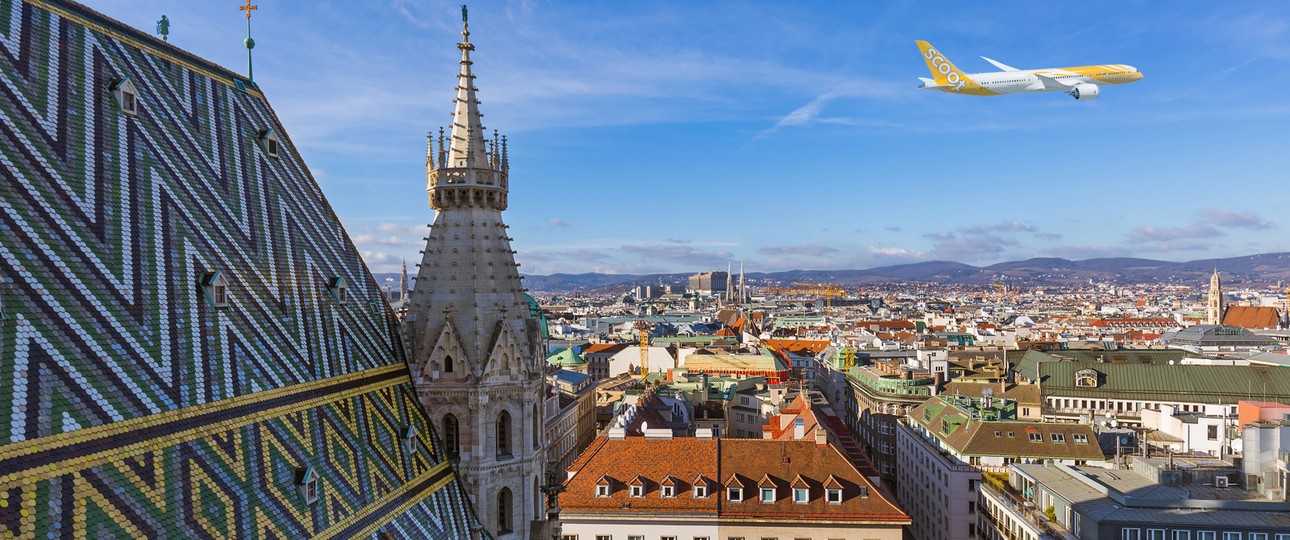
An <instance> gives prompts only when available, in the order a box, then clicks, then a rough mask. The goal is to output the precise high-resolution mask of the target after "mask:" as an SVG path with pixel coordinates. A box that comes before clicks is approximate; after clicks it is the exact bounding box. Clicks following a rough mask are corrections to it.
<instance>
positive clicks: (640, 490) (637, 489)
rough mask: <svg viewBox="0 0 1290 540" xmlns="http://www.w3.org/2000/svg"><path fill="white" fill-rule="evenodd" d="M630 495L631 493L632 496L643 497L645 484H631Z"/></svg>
mask: <svg viewBox="0 0 1290 540" xmlns="http://www.w3.org/2000/svg"><path fill="white" fill-rule="evenodd" d="M630 495H631V496H632V497H644V496H645V486H642V485H635V486H632V487H631V494H630Z"/></svg>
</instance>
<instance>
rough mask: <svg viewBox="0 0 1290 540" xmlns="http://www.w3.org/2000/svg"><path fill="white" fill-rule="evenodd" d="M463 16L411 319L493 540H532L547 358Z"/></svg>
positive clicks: (425, 380)
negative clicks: (507, 217)
mask: <svg viewBox="0 0 1290 540" xmlns="http://www.w3.org/2000/svg"><path fill="white" fill-rule="evenodd" d="M465 15H466V13H465V10H464V9H463V11H462V32H461V43H459V44H458V45H457V48H458V49H460V50H461V72H460V73H459V75H458V76H457V89H456V90H457V97H456V100H455V108H454V111H453V120H452V128H451V130H450V133H449V135H448V137H447V140H446V142H445V136H444V132H443V129H442V128H441V129H440V131H439V137H438V144H437V145H436V144H435V141H434V140H433V138H431V140H430V141H429V147H428V150H427V155H426V177H427V178H426V180H427V185H426V187H427V190H428V191H429V194H430V207H431V208H433V209H434V210H435V212H436V214H435V218H434V223H433V224H431V227H430V234H429V236H428V237H427V238H426V247H425V251H424V252H423V253H424V255H423V258H422V260H421V266H420V268H419V269H418V270H417V278H416V283H415V285H414V287H413V290H412V296H411V299H410V300H409V302H408V304H407V309H408V311H407V315H406V316H405V318H404V324H405V325H406V327H405V330H407V334H406V335H407V336H408V339H409V341H410V344H411V353H412V355H411V358H412V366H413V375H414V376H415V377H416V378H417V394H418V396H419V397H420V399H421V402H422V403H423V404H425V406H426V408H427V409H428V410H430V411H434V413H435V415H436V417H435V418H434V419H433V420H434V422H435V424H436V425H437V426H438V428H439V433H440V434H442V437H443V440H444V447H445V448H446V451H447V452H448V453H449V455H450V456H451V457H452V458H454V459H456V460H457V470H458V474H459V475H460V476H461V478H462V479H463V482H464V483H465V486H466V491H467V493H469V494H470V497H471V500H472V501H473V502H474V504H475V510H476V512H477V513H478V514H479V516H480V521H481V522H483V523H484V526H485V527H486V528H487V529H488V530H489V531H490V532H491V533H492V534H493V536H494V537H498V538H528V536H529V533H528V529H529V527H530V522H531V521H532V520H534V519H539V518H540V512H541V508H540V499H541V497H540V494H539V492H538V486H539V484H540V483H541V481H540V478H541V475H542V465H543V460H544V441H543V435H542V427H543V421H542V418H541V415H540V407H539V405H540V404H541V403H542V396H543V384H544V382H543V377H542V373H541V368H540V365H539V361H540V360H541V359H542V358H543V355H542V354H539V353H540V351H539V347H540V343H541V340H540V336H539V327H538V324H537V321H536V320H534V318H533V316H532V314H531V311H530V310H529V304H528V302H527V300H526V298H525V295H524V291H523V289H522V288H521V286H520V276H519V271H518V269H517V266H518V265H517V264H515V257H514V255H513V254H514V251H512V250H511V245H510V238H509V237H507V235H506V229H507V227H506V225H505V224H503V223H502V210H505V209H506V205H507V201H506V195H507V172H508V170H507V169H508V166H507V165H508V163H507V155H506V143H505V141H504V140H499V139H498V138H497V135H496V132H494V134H493V137H492V140H491V141H490V140H487V139H486V138H485V132H484V126H483V125H482V124H481V122H480V116H481V115H480V114H479V101H478V100H476V99H475V93H476V89H475V76H474V75H473V74H472V73H471V61H470V53H471V51H473V50H474V49H475V46H474V45H472V44H471V43H470V32H469V31H468V25H467V23H466V17H465Z"/></svg>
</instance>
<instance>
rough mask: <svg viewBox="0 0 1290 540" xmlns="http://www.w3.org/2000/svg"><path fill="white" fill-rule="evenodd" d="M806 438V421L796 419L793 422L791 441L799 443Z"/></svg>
mask: <svg viewBox="0 0 1290 540" xmlns="http://www.w3.org/2000/svg"><path fill="white" fill-rule="evenodd" d="M805 437H806V420H805V419H803V418H798V419H795V420H793V440H795V441H800V440H802V439H803V438H805Z"/></svg>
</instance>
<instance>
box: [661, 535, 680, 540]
mask: <svg viewBox="0 0 1290 540" xmlns="http://www.w3.org/2000/svg"><path fill="white" fill-rule="evenodd" d="M658 540H676V537H675V536H660V537H658Z"/></svg>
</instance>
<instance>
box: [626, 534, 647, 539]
mask: <svg viewBox="0 0 1290 540" xmlns="http://www.w3.org/2000/svg"><path fill="white" fill-rule="evenodd" d="M627 540H645V535H643V534H629V535H627Z"/></svg>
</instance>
